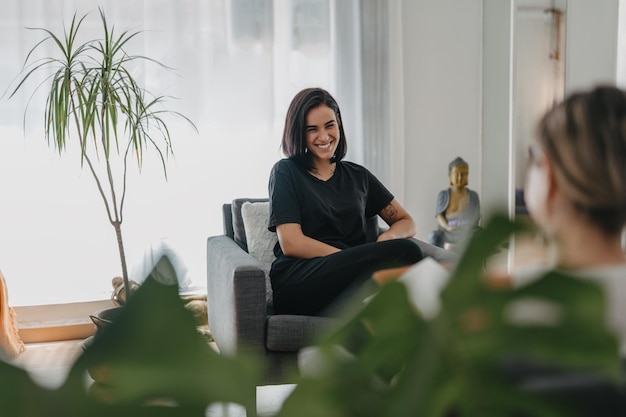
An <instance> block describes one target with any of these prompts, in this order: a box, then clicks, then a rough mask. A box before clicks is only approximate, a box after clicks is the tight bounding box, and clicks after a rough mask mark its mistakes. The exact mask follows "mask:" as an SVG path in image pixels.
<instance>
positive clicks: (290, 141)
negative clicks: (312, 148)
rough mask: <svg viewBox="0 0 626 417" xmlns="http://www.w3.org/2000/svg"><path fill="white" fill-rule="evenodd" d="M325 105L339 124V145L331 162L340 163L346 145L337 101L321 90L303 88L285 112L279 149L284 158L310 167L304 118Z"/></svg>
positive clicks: (344, 153) (346, 148)
mask: <svg viewBox="0 0 626 417" xmlns="http://www.w3.org/2000/svg"><path fill="white" fill-rule="evenodd" d="M321 105H326V106H328V107H330V108H331V109H333V111H334V112H335V117H336V118H337V123H338V124H339V143H338V144H337V150H336V151H335V156H334V157H333V161H340V160H342V159H343V157H344V156H346V152H347V150H348V145H347V143H346V134H345V133H344V130H343V121H342V120H341V112H340V111H339V105H338V104H337V101H336V100H335V99H334V98H333V96H331V95H330V93H329V92H328V91H326V90H324V89H322V88H305V89H304V90H301V91H300V92H299V93H298V94H296V95H295V96H294V98H293V99H292V100H291V104H290V105H289V109H288V110H287V117H286V119H285V129H284V131H283V140H282V144H281V148H282V150H283V153H284V154H285V156H287V157H289V158H292V159H295V160H298V161H299V162H302V163H304V164H306V165H307V166H308V165H310V163H309V160H308V157H307V147H306V116H307V114H308V113H309V111H311V110H312V109H314V108H316V107H319V106H321Z"/></svg>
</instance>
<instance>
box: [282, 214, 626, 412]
mask: <svg viewBox="0 0 626 417" xmlns="http://www.w3.org/2000/svg"><path fill="white" fill-rule="evenodd" d="M522 229H523V227H522V226H521V225H519V224H516V223H514V222H510V221H509V220H508V219H507V218H506V217H503V216H495V217H494V218H492V219H490V221H488V222H487V224H486V225H485V228H484V230H482V231H481V232H479V233H477V234H475V235H474V236H473V238H472V240H471V242H470V243H469V245H468V247H467V249H466V250H465V252H464V253H463V254H462V256H461V259H460V260H459V262H458V264H457V266H456V268H455V269H454V271H453V272H452V273H451V276H450V280H449V283H448V285H447V286H446V287H445V288H444V290H443V291H442V293H441V301H442V307H441V310H440V312H439V313H438V315H437V316H435V317H434V318H432V319H430V320H424V319H422V318H421V317H420V316H419V312H418V311H417V309H416V308H414V306H413V304H412V302H411V300H410V299H409V298H408V294H407V292H406V290H405V288H404V286H403V284H400V283H397V282H395V283H391V284H388V285H386V286H384V287H383V288H382V289H381V290H380V291H379V292H378V294H377V295H376V296H375V297H374V298H373V299H372V300H371V301H370V302H369V303H368V304H367V305H365V306H363V307H362V309H361V310H359V311H358V312H357V313H356V314H354V316H353V318H352V319H351V320H349V321H347V322H346V324H345V325H343V326H342V327H341V328H340V329H339V330H338V331H337V332H335V333H334V334H333V335H331V336H330V337H327V338H325V339H324V340H323V341H322V342H320V344H319V355H320V356H321V358H322V359H320V360H321V362H322V363H325V366H323V367H321V371H320V372H319V373H318V374H317V375H309V376H305V377H303V379H302V381H301V382H300V383H299V384H298V387H297V388H296V389H295V390H294V392H293V394H292V395H291V396H290V397H289V398H288V399H287V401H286V403H285V406H284V408H283V409H282V410H281V413H280V416H281V417H286V416H289V417H290V416H309V415H310V416H314V415H324V416H394V417H401V416H407V417H408V416H427V417H438V416H450V415H456V416H471V417H473V416H481V417H489V416H494V417H495V416H503V415H507V416H508V415H515V413H518V414H519V415H527V416H546V417H547V416H555V417H556V416H568V417H569V416H573V415H577V414H576V413H577V412H578V411H580V410H577V409H571V408H572V407H568V403H567V402H563V401H561V399H559V398H558V396H556V395H553V396H550V395H546V393H545V392H541V391H533V390H528V389H523V386H522V385H521V382H520V381H519V380H518V379H517V378H516V377H515V375H514V374H512V373H511V372H510V369H509V368H510V367H509V365H510V364H511V363H514V364H515V363H521V364H527V365H528V366H533V367H534V368H537V369H543V370H547V369H550V370H555V372H558V375H559V376H564V377H566V378H568V377H571V378H572V379H573V378H579V377H580V376H581V375H582V376H586V377H589V378H597V379H598V380H601V381H604V383H605V384H606V386H607V387H610V386H611V385H613V386H614V387H617V386H618V384H619V382H620V379H621V377H620V361H619V352H618V343H617V339H616V337H615V335H613V334H612V333H610V332H609V331H608V330H607V328H606V301H605V299H604V296H603V293H602V291H601V289H600V287H599V286H598V284H597V283H595V282H593V281H591V280H584V279H581V278H575V277H571V276H567V275H564V274H562V273H558V272H550V273H548V274H546V275H545V276H543V277H541V278H540V279H538V280H536V281H534V282H533V283H531V284H529V285H526V286H524V287H520V288H513V289H511V288H507V289H504V288H502V287H500V286H494V285H491V284H490V281H489V280H486V279H485V278H486V276H485V264H486V261H487V259H488V258H489V257H490V256H491V255H493V254H494V253H497V252H498V251H499V250H502V246H501V245H502V243H503V242H505V241H506V239H508V238H509V237H510V236H511V233H515V232H517V231H520V230H522ZM422 278H424V279H427V277H422ZM528 313H530V314H528ZM364 333H365V335H364ZM355 334H356V335H360V336H359V337H356V338H355V337H354V335H355ZM355 341H357V342H358V343H359V344H357V345H356V346H355ZM337 346H349V347H350V349H349V350H350V353H351V355H350V357H348V358H347V357H346V355H338V354H337V351H338V349H337ZM526 369H530V368H526ZM571 399H572V398H570V400H571ZM308 404H315V406H314V407H313V408H311V411H310V412H309V410H308V407H310V406H309V405H308Z"/></svg>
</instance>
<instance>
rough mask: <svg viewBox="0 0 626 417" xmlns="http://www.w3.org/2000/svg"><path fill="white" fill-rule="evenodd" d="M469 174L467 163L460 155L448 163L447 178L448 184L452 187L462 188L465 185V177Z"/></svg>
mask: <svg viewBox="0 0 626 417" xmlns="http://www.w3.org/2000/svg"><path fill="white" fill-rule="evenodd" d="M468 175H469V165H468V164H467V162H465V160H464V159H463V158H461V157H457V158H455V159H454V160H453V161H452V162H450V164H448V178H449V180H450V186H452V187H454V188H463V187H466V186H467V178H468Z"/></svg>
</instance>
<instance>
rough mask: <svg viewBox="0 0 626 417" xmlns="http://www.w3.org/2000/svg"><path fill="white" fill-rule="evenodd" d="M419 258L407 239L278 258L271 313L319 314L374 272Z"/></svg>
mask: <svg viewBox="0 0 626 417" xmlns="http://www.w3.org/2000/svg"><path fill="white" fill-rule="evenodd" d="M422 258H423V255H422V251H421V250H420V248H419V246H418V245H417V243H415V242H414V241H412V240H410V239H394V240H388V241H384V242H374V243H366V244H363V245H359V246H355V247H352V248H348V249H344V250H342V251H341V252H337V253H334V254H332V255H328V256H322V257H317V258H312V259H296V258H290V257H287V256H281V257H279V258H278V259H276V261H274V263H273V264H272V270H271V271H270V278H271V281H272V289H273V292H274V310H275V312H276V313H277V314H303V315H316V314H320V313H321V312H322V311H323V310H328V307H329V306H330V305H331V304H334V302H335V301H336V300H337V298H338V297H339V296H340V295H345V293H346V291H347V290H348V289H349V288H350V289H352V288H356V287H358V286H360V285H362V284H363V283H364V282H366V281H368V280H369V278H371V276H372V274H373V273H374V272H375V271H377V270H380V269H385V268H396V267H400V266H406V265H411V264H414V263H416V262H419V261H420V260H421V259H422Z"/></svg>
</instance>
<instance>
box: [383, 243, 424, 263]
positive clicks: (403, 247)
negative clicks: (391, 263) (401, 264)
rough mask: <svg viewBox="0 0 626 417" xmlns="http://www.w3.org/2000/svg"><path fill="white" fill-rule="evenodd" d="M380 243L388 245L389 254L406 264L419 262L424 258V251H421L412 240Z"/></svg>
mask: <svg viewBox="0 0 626 417" xmlns="http://www.w3.org/2000/svg"><path fill="white" fill-rule="evenodd" d="M380 243H386V244H387V245H388V247H389V248H388V251H389V253H390V254H393V255H395V256H397V257H398V258H399V259H400V260H402V261H405V262H406V263H415V262H419V261H421V260H422V259H423V258H424V255H423V253H422V249H420V247H419V245H418V244H417V242H415V241H414V240H412V239H394V240H387V241H385V242H380Z"/></svg>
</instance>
